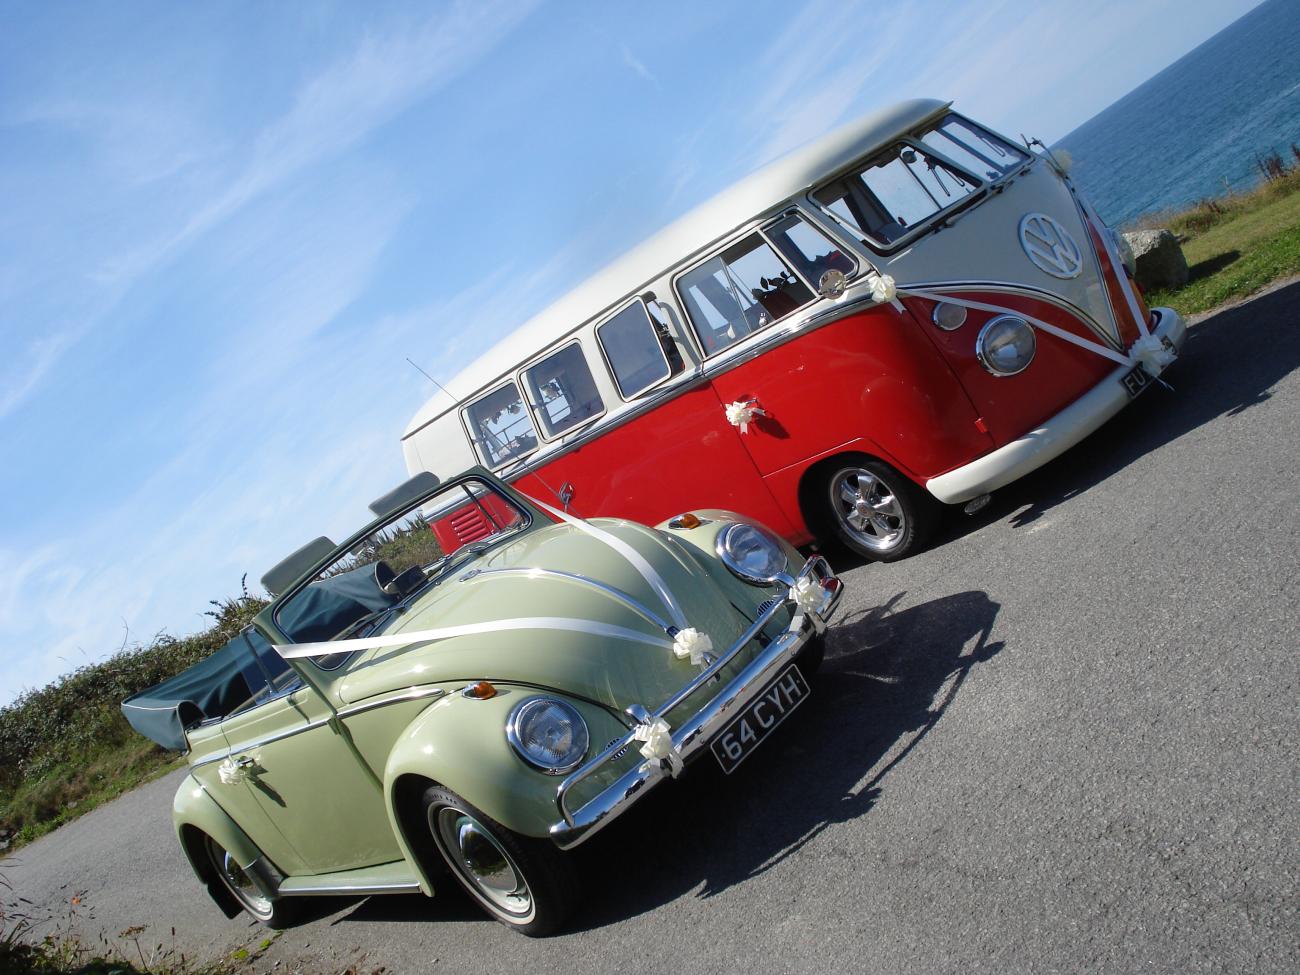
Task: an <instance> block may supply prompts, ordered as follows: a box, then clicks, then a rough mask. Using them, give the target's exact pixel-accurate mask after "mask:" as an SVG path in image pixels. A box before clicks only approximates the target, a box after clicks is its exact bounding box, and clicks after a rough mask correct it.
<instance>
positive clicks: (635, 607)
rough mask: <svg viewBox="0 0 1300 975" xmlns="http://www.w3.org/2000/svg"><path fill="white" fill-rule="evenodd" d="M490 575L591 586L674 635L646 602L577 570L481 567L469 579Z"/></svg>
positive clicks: (667, 624)
mask: <svg viewBox="0 0 1300 975" xmlns="http://www.w3.org/2000/svg"><path fill="white" fill-rule="evenodd" d="M488 575H497V576H528V577H529V578H539V577H543V576H544V577H546V578H549V579H563V580H565V581H567V582H576V583H578V584H580V585H584V586H589V587H590V588H592V589H595V590H597V591H599V592H602V593H604V594H605V595H606V596H609V597H610V598H611V599H613V600H615V601H616V602H620V603H622V604H623V605H624V606H626V607H627V608H628V609H630V610H632V611H633V612H634V613H636V614H637V615H638V616H640V617H641V618H642V619H644V620H646V621H647V622H648V623H652V624H653V625H655V626H657V627H658V628H659V629H661V630H663V631H664V632H665V633H667V634H669V635H670V636H671V635H672V632H673V627H672V624H671V623H668V622H667V621H666V620H664V619H663V618H662V617H660V616H659V615H658V614H657V613H655V612H654V611H652V610H651V609H650V608H649V607H648V606H645V605H644V604H642V603H640V602H638V601H637V600H636V599H635V598H634V597H632V596H629V595H628V594H627V593H625V592H624V591H623V590H622V589H617V588H615V587H614V586H610V585H607V584H605V583H603V582H599V581H597V580H596V579H591V578H589V577H587V576H584V575H579V574H578V573H576V572H561V571H559V570H558V569H525V568H511V569H479V570H478V571H477V572H474V573H473V574H472V575H471V576H470V578H469V580H468V581H475V580H477V579H480V578H482V577H483V576H488ZM462 578H463V577H462Z"/></svg>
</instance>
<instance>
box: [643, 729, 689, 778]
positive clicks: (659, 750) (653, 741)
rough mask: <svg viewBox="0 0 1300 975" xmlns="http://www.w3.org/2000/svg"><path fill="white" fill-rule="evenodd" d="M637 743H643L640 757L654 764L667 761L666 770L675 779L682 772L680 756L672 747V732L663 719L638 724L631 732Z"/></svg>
mask: <svg viewBox="0 0 1300 975" xmlns="http://www.w3.org/2000/svg"><path fill="white" fill-rule="evenodd" d="M632 737H633V738H634V739H636V740H637V741H641V742H645V744H643V745H642V746H641V757H642V758H644V759H647V760H648V761H651V762H655V763H662V762H663V761H664V759H667V760H668V768H669V770H670V771H671V772H672V774H673V776H674V777H675V776H676V775H677V773H678V772H680V771H681V770H682V756H681V755H680V754H678V752H677V749H676V748H674V747H673V732H672V729H671V728H669V727H668V722H667V721H665V720H664V719H663V718H655V719H654V720H653V721H650V722H646V723H644V724H639V725H637V726H636V730H635V731H633V732H632Z"/></svg>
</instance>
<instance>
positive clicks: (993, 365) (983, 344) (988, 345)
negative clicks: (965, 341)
mask: <svg viewBox="0 0 1300 975" xmlns="http://www.w3.org/2000/svg"><path fill="white" fill-rule="evenodd" d="M1036 350H1037V340H1036V339H1035V337H1034V327H1033V326H1032V325H1030V324H1029V323H1028V322H1027V321H1025V320H1024V319H1023V318H1020V317H1019V316H1017V315H998V316H997V317H996V318H991V319H989V320H988V321H987V322H985V324H984V327H983V328H982V329H980V334H979V337H978V338H977V339H975V356H976V358H978V359H979V361H980V365H982V366H983V367H984V368H985V369H987V370H988V371H989V372H990V373H992V374H993V375H995V376H999V377H1002V376H1014V375H1017V374H1018V373H1022V372H1024V371H1025V370H1026V369H1028V368H1029V364H1030V363H1031V362H1033V361H1034V352H1035V351H1036Z"/></svg>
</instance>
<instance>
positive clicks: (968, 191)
mask: <svg viewBox="0 0 1300 975" xmlns="http://www.w3.org/2000/svg"><path fill="white" fill-rule="evenodd" d="M927 147H928V148H927ZM929 150H933V151H929ZM1028 159H1029V155H1028V154H1027V153H1025V152H1024V151H1023V150H1020V149H1018V148H1016V147H1015V146H1013V145H1011V144H1010V143H1008V142H1006V141H1004V140H1002V139H999V138H998V137H997V136H995V135H993V134H992V133H990V132H986V131H984V130H983V129H980V128H979V127H978V126H976V125H975V124H974V123H973V122H968V121H966V120H965V119H963V118H961V117H960V116H957V115H949V116H947V117H945V118H944V119H943V120H942V121H940V122H938V123H937V124H935V125H933V126H931V127H929V128H928V129H926V130H925V131H924V132H922V133H920V135H919V136H918V137H917V140H916V142H903V141H899V142H897V143H895V144H894V145H893V146H891V147H890V148H888V149H886V150H885V151H884V152H882V153H880V154H878V155H876V156H875V157H873V158H872V159H871V160H870V161H869V162H868V163H867V164H866V165H865V166H863V167H861V168H859V169H857V170H855V171H854V172H851V173H849V174H847V175H845V176H841V177H840V178H839V179H837V180H835V181H834V182H832V183H830V184H828V185H826V186H823V187H822V188H821V189H819V190H817V191H816V192H815V193H814V194H813V199H815V200H816V201H817V203H818V204H819V205H820V206H821V208H822V209H823V210H824V211H826V213H827V214H829V215H830V216H831V217H832V218H833V219H834V220H835V221H836V222H837V223H838V224H840V226H842V227H844V228H845V229H847V230H849V231H851V232H852V233H854V234H856V235H858V236H859V237H860V238H861V239H862V240H864V241H869V242H871V243H874V244H876V245H877V246H880V247H884V248H889V247H892V246H893V245H894V244H895V243H896V242H897V241H899V240H900V239H902V238H903V237H906V236H909V235H910V234H911V233H912V232H913V231H915V230H917V229H918V228H920V227H922V226H924V225H925V224H927V223H929V222H930V221H931V218H933V217H934V216H936V215H937V214H939V213H942V212H944V211H946V210H948V209H950V208H951V207H954V206H956V205H957V204H959V203H962V202H963V201H965V200H966V199H967V198H968V197H970V196H971V195H972V194H973V193H975V192H976V191H977V190H978V189H980V187H981V186H982V185H984V184H985V183H988V182H994V181H996V180H998V179H1001V178H1002V177H1003V176H1005V175H1007V174H1008V173H1010V172H1012V171H1013V170H1015V169H1017V168H1019V167H1020V166H1021V165H1022V164H1023V163H1024V162H1025V161H1027V160H1028Z"/></svg>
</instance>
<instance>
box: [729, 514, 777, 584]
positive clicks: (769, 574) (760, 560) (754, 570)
mask: <svg viewBox="0 0 1300 975" xmlns="http://www.w3.org/2000/svg"><path fill="white" fill-rule="evenodd" d="M714 549H715V551H716V552H717V553H718V558H719V559H721V560H722V564H723V565H725V566H726V567H727V568H728V569H729V570H731V573H732V575H734V576H737V577H738V578H740V579H743V580H744V581H745V582H748V583H750V584H751V585H755V586H766V585H769V584H771V583H773V582H776V581H777V579H779V578H780V577H782V576H784V575H785V574H786V569H787V567H788V566H789V560H788V559H787V558H786V554H785V550H784V549H783V548H781V543H780V542H779V541H777V540H776V539H775V538H773V537H772V536H771V535H770V534H768V533H767V532H766V531H764V530H763V529H761V528H758V527H756V526H754V525H746V524H742V523H739V522H737V523H733V524H730V525H727V526H726V527H725V528H723V529H722V531H720V532H718V540H717V542H716V543H715V545H714Z"/></svg>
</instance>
